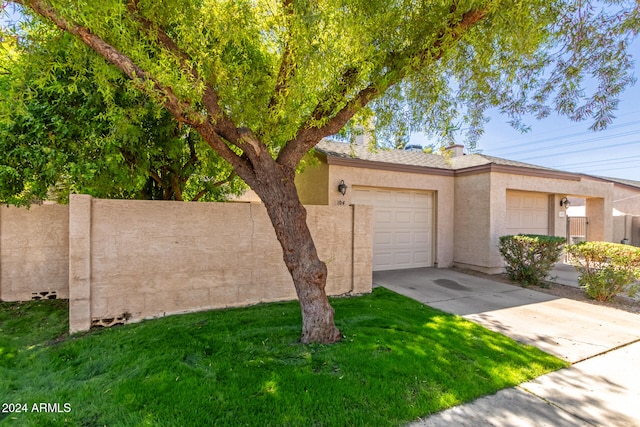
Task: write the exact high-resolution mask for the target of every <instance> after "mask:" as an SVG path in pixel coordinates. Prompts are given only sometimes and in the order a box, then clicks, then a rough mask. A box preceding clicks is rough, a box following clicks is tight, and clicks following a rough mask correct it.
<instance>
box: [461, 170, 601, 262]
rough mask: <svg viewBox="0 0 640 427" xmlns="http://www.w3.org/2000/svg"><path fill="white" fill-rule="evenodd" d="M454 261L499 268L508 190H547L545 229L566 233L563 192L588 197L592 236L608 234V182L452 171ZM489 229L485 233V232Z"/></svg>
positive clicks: (505, 231) (565, 194)
mask: <svg viewBox="0 0 640 427" xmlns="http://www.w3.org/2000/svg"><path fill="white" fill-rule="evenodd" d="M455 179H456V209H455V211H456V241H455V242H456V243H455V254H456V255H455V262H456V265H460V266H463V267H467V268H473V269H477V270H480V271H484V272H487V273H498V272H501V271H503V267H504V262H503V260H502V257H501V256H500V252H499V250H498V242H499V237H500V236H503V235H506V234H508V233H507V230H506V228H507V227H506V212H507V190H518V191H531V192H538V193H545V194H548V195H549V233H550V234H555V235H558V236H562V237H564V236H565V230H566V228H565V227H566V217H565V216H564V215H562V216H561V213H562V214H564V212H563V208H560V203H559V200H560V198H561V197H562V196H571V195H573V196H580V197H585V198H586V199H587V216H589V232H590V235H591V236H593V237H591V238H590V239H591V240H607V241H611V240H612V238H613V218H612V216H611V214H610V213H611V208H612V200H613V184H612V183H607V182H602V181H597V180H591V179H586V178H578V177H577V176H576V178H575V179H562V178H554V177H545V176H534V175H516V174H511V173H501V172H482V173H469V174H465V173H460V174H458V175H457V176H456V178H455ZM487 234H488V236H487Z"/></svg>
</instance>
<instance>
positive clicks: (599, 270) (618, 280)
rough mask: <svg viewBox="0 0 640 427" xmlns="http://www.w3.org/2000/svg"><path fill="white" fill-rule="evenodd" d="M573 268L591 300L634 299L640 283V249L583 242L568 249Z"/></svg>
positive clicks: (604, 243)
mask: <svg viewBox="0 0 640 427" xmlns="http://www.w3.org/2000/svg"><path fill="white" fill-rule="evenodd" d="M567 253H568V254H569V257H570V258H569V259H570V262H571V264H572V265H573V266H574V267H575V269H576V270H577V271H578V273H580V277H579V278H578V283H579V284H580V286H581V287H582V288H584V289H585V291H586V292H587V295H589V297H591V298H593V299H595V300H598V301H608V300H610V299H611V298H613V297H614V296H616V295H619V294H621V293H627V294H628V295H630V296H633V295H634V294H635V293H636V292H637V291H638V284H637V283H636V282H637V280H639V279H640V248H637V247H635V246H629V245H621V244H619V243H609V242H581V243H578V244H576V245H569V246H567Z"/></svg>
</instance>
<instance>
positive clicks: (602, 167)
mask: <svg viewBox="0 0 640 427" xmlns="http://www.w3.org/2000/svg"><path fill="white" fill-rule="evenodd" d="M631 53H632V56H633V58H634V60H635V61H636V64H635V72H634V74H635V77H636V78H638V80H639V81H638V82H637V83H636V84H635V85H634V86H632V87H630V88H628V89H627V91H626V92H625V93H624V94H623V95H622V97H621V100H620V104H619V106H618V107H619V108H618V111H617V112H616V113H615V115H616V119H614V121H613V123H611V124H610V125H609V127H608V128H607V129H606V130H604V131H599V132H594V131H591V130H589V126H590V125H591V123H590V122H588V121H585V122H578V123H576V122H572V121H570V120H569V119H566V118H564V117H558V116H557V115H556V116H550V117H548V118H546V119H544V120H536V119H534V118H532V119H529V120H527V121H526V123H527V125H529V126H530V127H531V131H530V132H528V133H525V134H522V133H520V132H518V131H516V130H515V129H513V128H512V127H511V126H510V125H509V124H507V120H508V119H507V117H506V116H503V115H500V114H499V113H494V114H490V115H489V117H490V118H491V121H490V122H489V123H488V124H487V126H486V128H485V134H484V135H483V136H482V138H481V139H480V141H479V143H478V145H477V146H476V149H477V150H479V151H481V152H482V154H487V155H491V156H496V157H503V158H506V159H511V160H517V161H521V162H526V163H532V164H536V165H540V166H546V167H550V168H554V169H560V170H565V171H570V172H579V173H585V174H589V175H597V176H607V177H613V178H623V179H631V180H635V181H640V68H639V66H638V63H637V61H639V60H640V41H636V42H635V43H634V45H633V48H632V51H631ZM411 142H412V143H417V144H422V145H425V144H428V143H429V142H428V140H427V139H426V138H425V137H424V136H421V135H414V136H413V137H412V140H411Z"/></svg>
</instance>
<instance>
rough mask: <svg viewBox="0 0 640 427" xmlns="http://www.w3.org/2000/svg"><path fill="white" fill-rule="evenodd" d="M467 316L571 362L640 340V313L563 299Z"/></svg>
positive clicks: (489, 327) (466, 316)
mask: <svg viewBox="0 0 640 427" xmlns="http://www.w3.org/2000/svg"><path fill="white" fill-rule="evenodd" d="M464 317H465V318H466V319H469V320H472V321H474V322H476V323H479V324H481V325H482V326H484V327H485V328H488V329H491V330H493V331H496V332H500V333H502V334H504V335H507V336H509V337H511V338H513V339H515V340H516V341H520V342H523V343H526V344H530V345H533V346H536V347H538V348H540V349H541V350H543V351H546V352H547V353H549V354H553V355H555V356H557V357H560V358H563V359H565V360H567V361H569V362H572V363H576V362H579V361H581V360H584V359H587V358H590V357H593V356H595V355H598V354H601V353H603V352H606V351H608V350H611V349H613V348H616V347H619V346H621V345H624V344H628V343H630V342H634V341H636V340H638V339H640V316H638V315H637V314H632V313H627V312H625V311H621V310H616V309H612V308H608V307H601V306H596V305H593V304H587V303H583V302H579V301H574V300H569V299H564V298H561V299H554V300H549V301H542V302H538V303H534V304H529V305H522V306H515V307H510V308H506V309H501V310H496V311H487V312H484V313H478V314H471V315H465V316H464Z"/></svg>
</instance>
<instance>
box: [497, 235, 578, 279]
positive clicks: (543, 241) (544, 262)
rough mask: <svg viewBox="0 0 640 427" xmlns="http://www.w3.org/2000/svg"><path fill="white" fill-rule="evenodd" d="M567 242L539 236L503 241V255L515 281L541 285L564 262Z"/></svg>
mask: <svg viewBox="0 0 640 427" xmlns="http://www.w3.org/2000/svg"><path fill="white" fill-rule="evenodd" d="M565 242H566V239H565V238H564V237H556V236H542V235H537V234H518V235H516V236H502V237H500V245H499V248H500V254H501V255H502V257H503V258H504V260H505V262H506V263H507V266H506V269H507V274H508V275H509V278H510V279H511V280H514V281H516V282H518V283H520V284H521V285H523V286H528V285H540V284H541V283H542V280H543V279H544V278H545V277H547V276H548V275H549V272H550V271H551V269H552V268H553V266H554V265H555V264H556V263H557V262H558V260H559V259H560V254H561V253H562V248H563V245H564V244H565Z"/></svg>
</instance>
